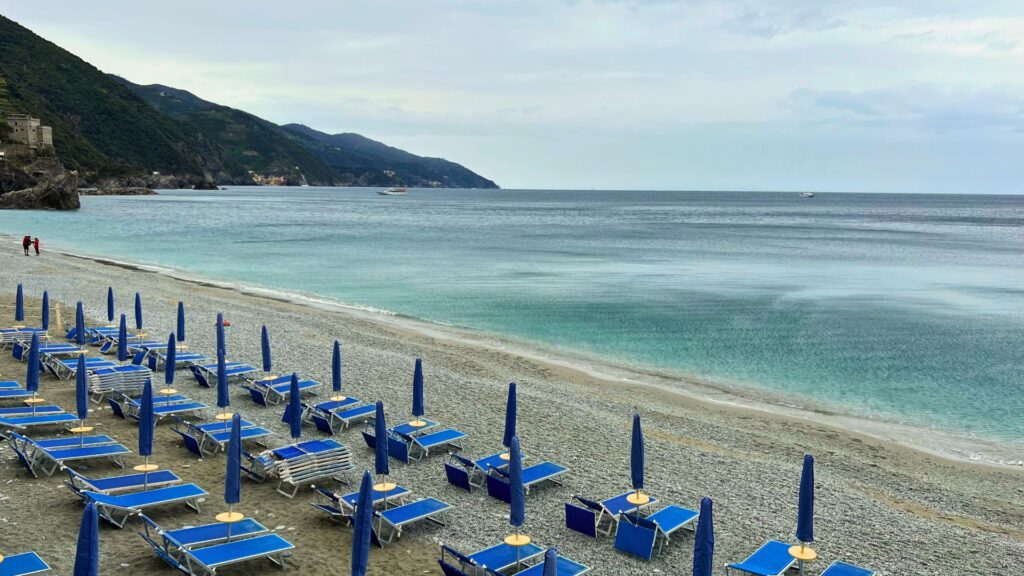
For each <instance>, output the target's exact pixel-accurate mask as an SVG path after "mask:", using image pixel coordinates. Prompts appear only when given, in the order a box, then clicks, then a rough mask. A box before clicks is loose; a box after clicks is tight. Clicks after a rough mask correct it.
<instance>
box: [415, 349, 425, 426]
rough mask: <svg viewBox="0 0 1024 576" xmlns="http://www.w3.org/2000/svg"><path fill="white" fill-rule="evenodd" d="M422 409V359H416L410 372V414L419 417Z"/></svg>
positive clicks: (422, 411)
mask: <svg viewBox="0 0 1024 576" xmlns="http://www.w3.org/2000/svg"><path fill="white" fill-rule="evenodd" d="M424 413H425V412H424V410H423V360H420V359H419V358H417V359H416V369H415V370H414V371H413V374H412V415H413V416H414V417H416V418H421V417H422V416H423V414H424Z"/></svg>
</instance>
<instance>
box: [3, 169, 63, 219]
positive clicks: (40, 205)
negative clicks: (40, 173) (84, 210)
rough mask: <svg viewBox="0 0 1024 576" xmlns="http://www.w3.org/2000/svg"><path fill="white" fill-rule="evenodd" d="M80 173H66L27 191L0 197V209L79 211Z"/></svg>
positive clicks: (18, 191) (9, 193)
mask: <svg viewBox="0 0 1024 576" xmlns="http://www.w3.org/2000/svg"><path fill="white" fill-rule="evenodd" d="M80 207H81V204H80V203H79V201H78V173H77V172H64V173H62V174H59V175H57V176H55V177H53V178H48V179H46V180H43V181H41V182H39V183H38V184H36V185H35V186H33V187H32V188H27V189H25V190H17V191H15V192H8V193H6V194H3V195H0V208H6V209H18V210H77V209H78V208H80Z"/></svg>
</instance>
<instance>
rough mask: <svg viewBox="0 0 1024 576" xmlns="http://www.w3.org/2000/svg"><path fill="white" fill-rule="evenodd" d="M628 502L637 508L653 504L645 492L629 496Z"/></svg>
mask: <svg viewBox="0 0 1024 576" xmlns="http://www.w3.org/2000/svg"><path fill="white" fill-rule="evenodd" d="M626 502H629V503H630V504H633V505H635V506H643V505H644V504H649V503H650V502H651V497H650V496H648V495H647V494H644V493H643V492H634V493H632V494H630V495H629V496H626Z"/></svg>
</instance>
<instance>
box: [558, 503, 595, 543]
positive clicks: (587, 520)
mask: <svg viewBox="0 0 1024 576" xmlns="http://www.w3.org/2000/svg"><path fill="white" fill-rule="evenodd" d="M565 527H566V528H568V529H569V530H573V531H575V532H579V533H580V534H583V535H585V536H590V537H591V538H597V513H596V512H594V511H593V510H591V509H590V508H584V507H582V506H577V505H575V504H573V503H572V502H566V503H565Z"/></svg>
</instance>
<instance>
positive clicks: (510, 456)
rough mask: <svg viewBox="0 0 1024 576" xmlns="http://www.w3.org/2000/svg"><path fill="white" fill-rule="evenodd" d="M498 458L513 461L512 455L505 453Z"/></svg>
mask: <svg viewBox="0 0 1024 576" xmlns="http://www.w3.org/2000/svg"><path fill="white" fill-rule="evenodd" d="M498 458H501V459H502V460H511V459H512V455H511V454H509V453H508V452H505V453H504V454H501V455H499V456H498Z"/></svg>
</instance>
